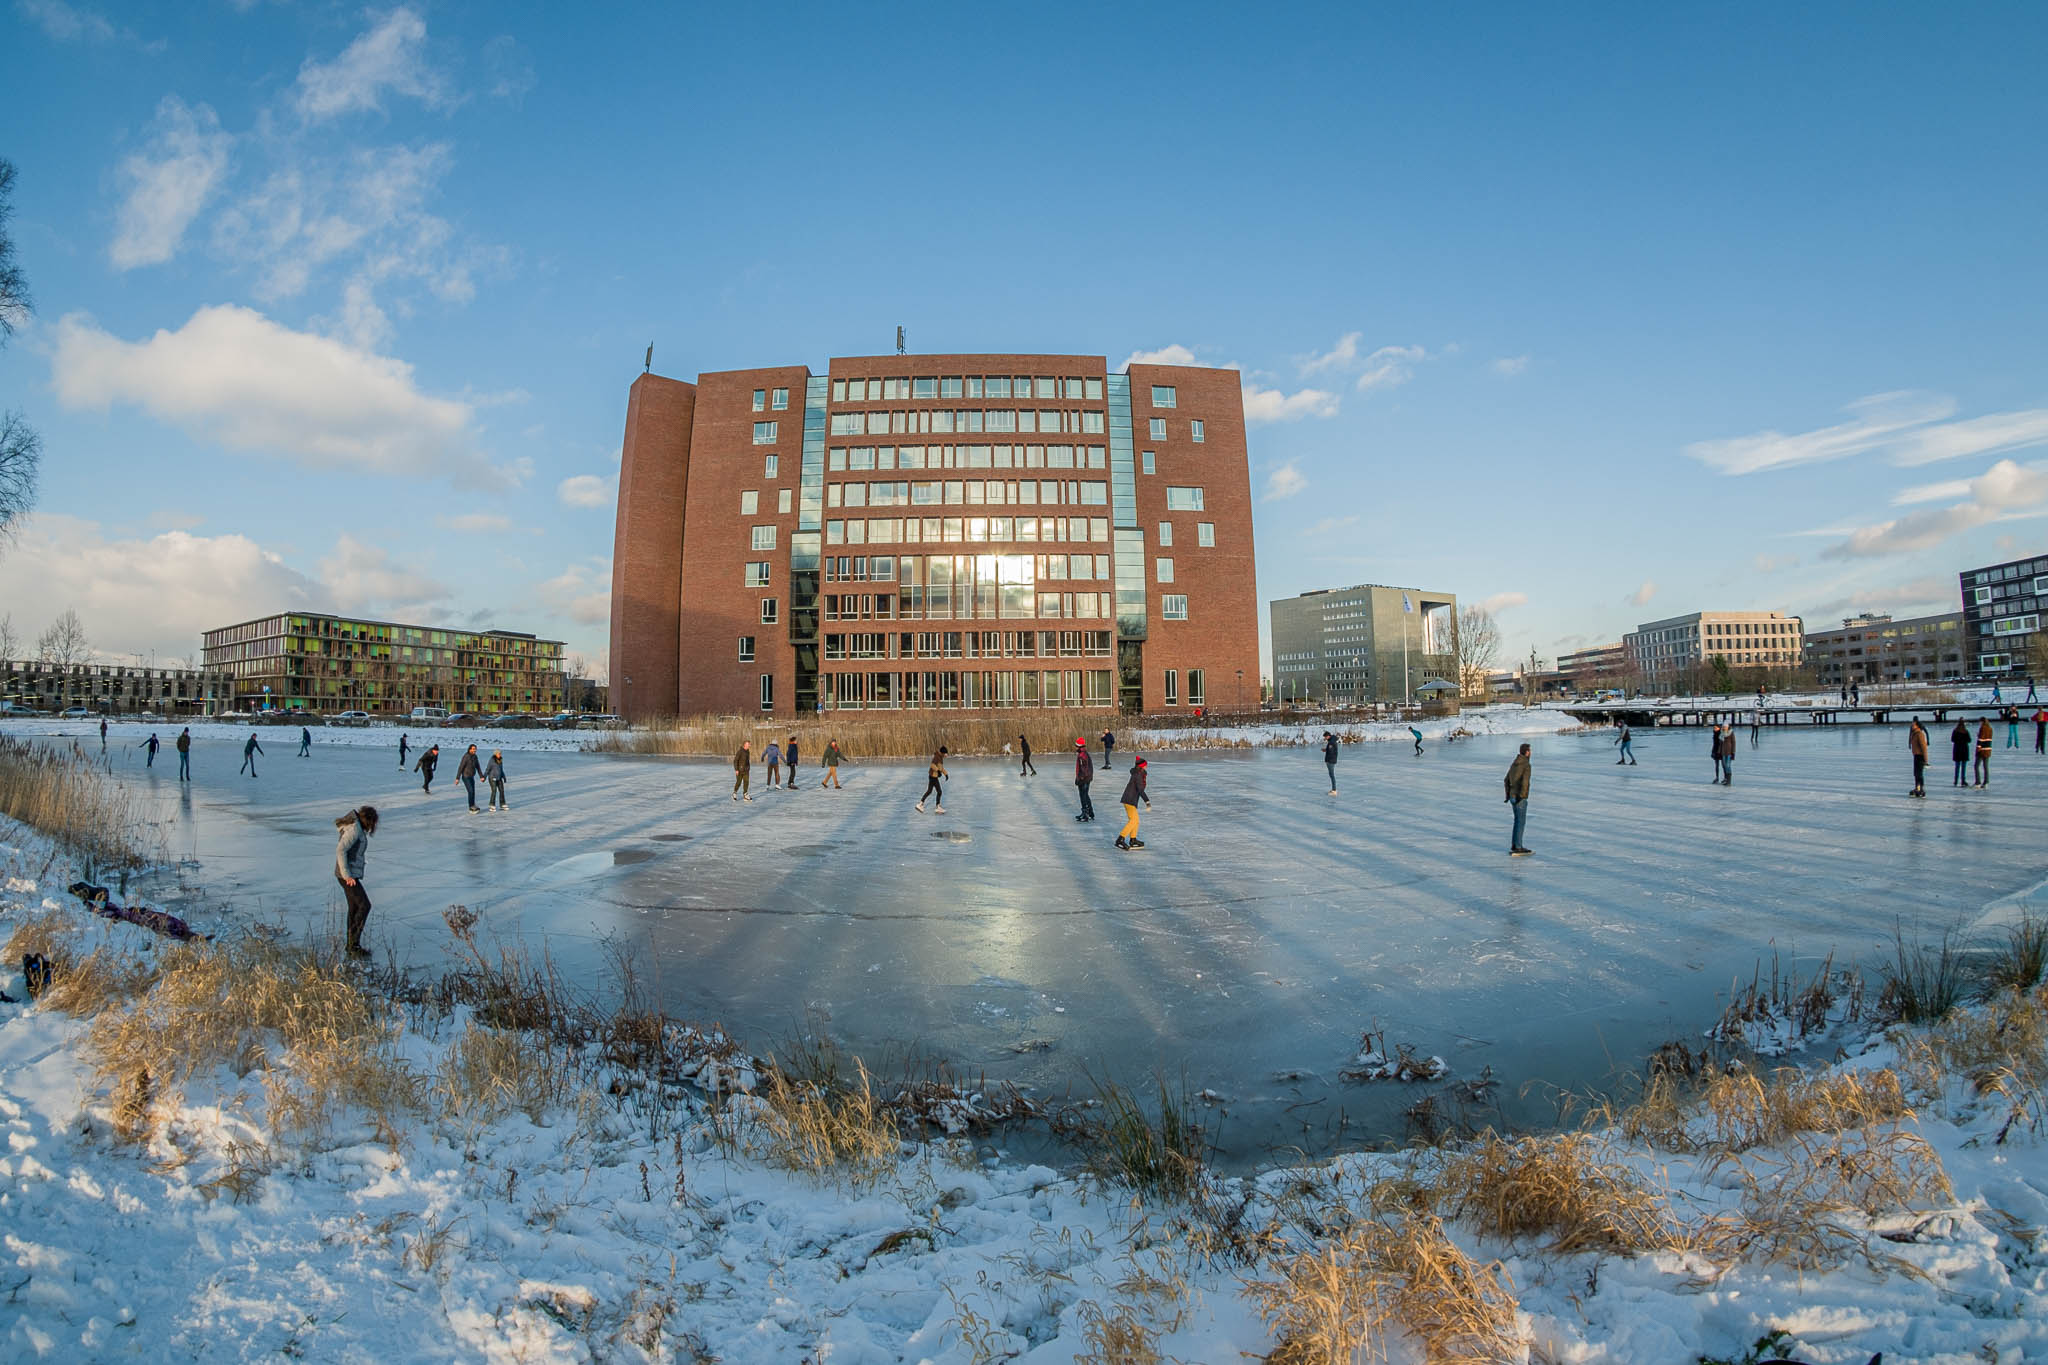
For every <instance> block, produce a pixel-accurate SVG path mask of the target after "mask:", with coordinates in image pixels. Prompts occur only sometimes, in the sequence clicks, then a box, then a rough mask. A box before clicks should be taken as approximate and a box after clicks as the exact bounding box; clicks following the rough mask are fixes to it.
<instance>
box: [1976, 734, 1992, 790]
mask: <svg viewBox="0 0 2048 1365" xmlns="http://www.w3.org/2000/svg"><path fill="white" fill-rule="evenodd" d="M1991 745H1992V735H1991V721H1990V720H1989V719H1988V718H1986V719H1984V720H1980V721H1978V722H1977V785H1978V786H1979V787H1988V786H1990V785H1991Z"/></svg>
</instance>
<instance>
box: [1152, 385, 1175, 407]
mask: <svg viewBox="0 0 2048 1365" xmlns="http://www.w3.org/2000/svg"><path fill="white" fill-rule="evenodd" d="M1178 403H1179V395H1177V394H1176V393H1175V392H1174V388H1173V385H1171V384H1154V385H1153V386H1152V406H1153V407H1155V408H1170V407H1174V406H1176V405H1177V404H1178Z"/></svg>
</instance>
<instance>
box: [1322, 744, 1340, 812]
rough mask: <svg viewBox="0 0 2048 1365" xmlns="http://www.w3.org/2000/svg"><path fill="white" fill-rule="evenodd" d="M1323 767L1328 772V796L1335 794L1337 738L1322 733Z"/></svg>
mask: <svg viewBox="0 0 2048 1365" xmlns="http://www.w3.org/2000/svg"><path fill="white" fill-rule="evenodd" d="M1323 766H1324V767H1325V768H1328V769H1329V770H1330V795H1332V796H1335V795H1336V794H1337V737H1336V736H1335V735H1333V734H1331V733H1330V732H1329V731H1328V730H1325V731H1323Z"/></svg>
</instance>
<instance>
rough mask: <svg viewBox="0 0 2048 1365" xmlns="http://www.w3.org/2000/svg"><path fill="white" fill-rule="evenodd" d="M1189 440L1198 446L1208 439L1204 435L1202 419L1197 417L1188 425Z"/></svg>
mask: <svg viewBox="0 0 2048 1365" xmlns="http://www.w3.org/2000/svg"><path fill="white" fill-rule="evenodd" d="M1188 439H1189V440H1190V441H1194V442H1196V443H1198V444H1199V443H1200V442H1202V441H1204V440H1207V439H1208V438H1207V437H1206V436H1205V435H1203V432H1202V419H1201V418H1199V417H1197V418H1196V419H1195V420H1194V421H1192V422H1189V423H1188Z"/></svg>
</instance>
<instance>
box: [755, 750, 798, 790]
mask: <svg viewBox="0 0 2048 1365" xmlns="http://www.w3.org/2000/svg"><path fill="white" fill-rule="evenodd" d="M761 761H762V762H763V763H766V764H767V765H768V780H767V781H766V782H764V783H762V784H761V790H762V791H771V792H772V791H774V790H775V789H776V788H777V787H779V786H781V785H782V746H781V745H779V744H777V743H776V742H775V741H774V740H772V739H771V740H769V741H768V747H767V748H766V749H765V750H763V751H762V753H761ZM792 785H794V782H793V781H792Z"/></svg>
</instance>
